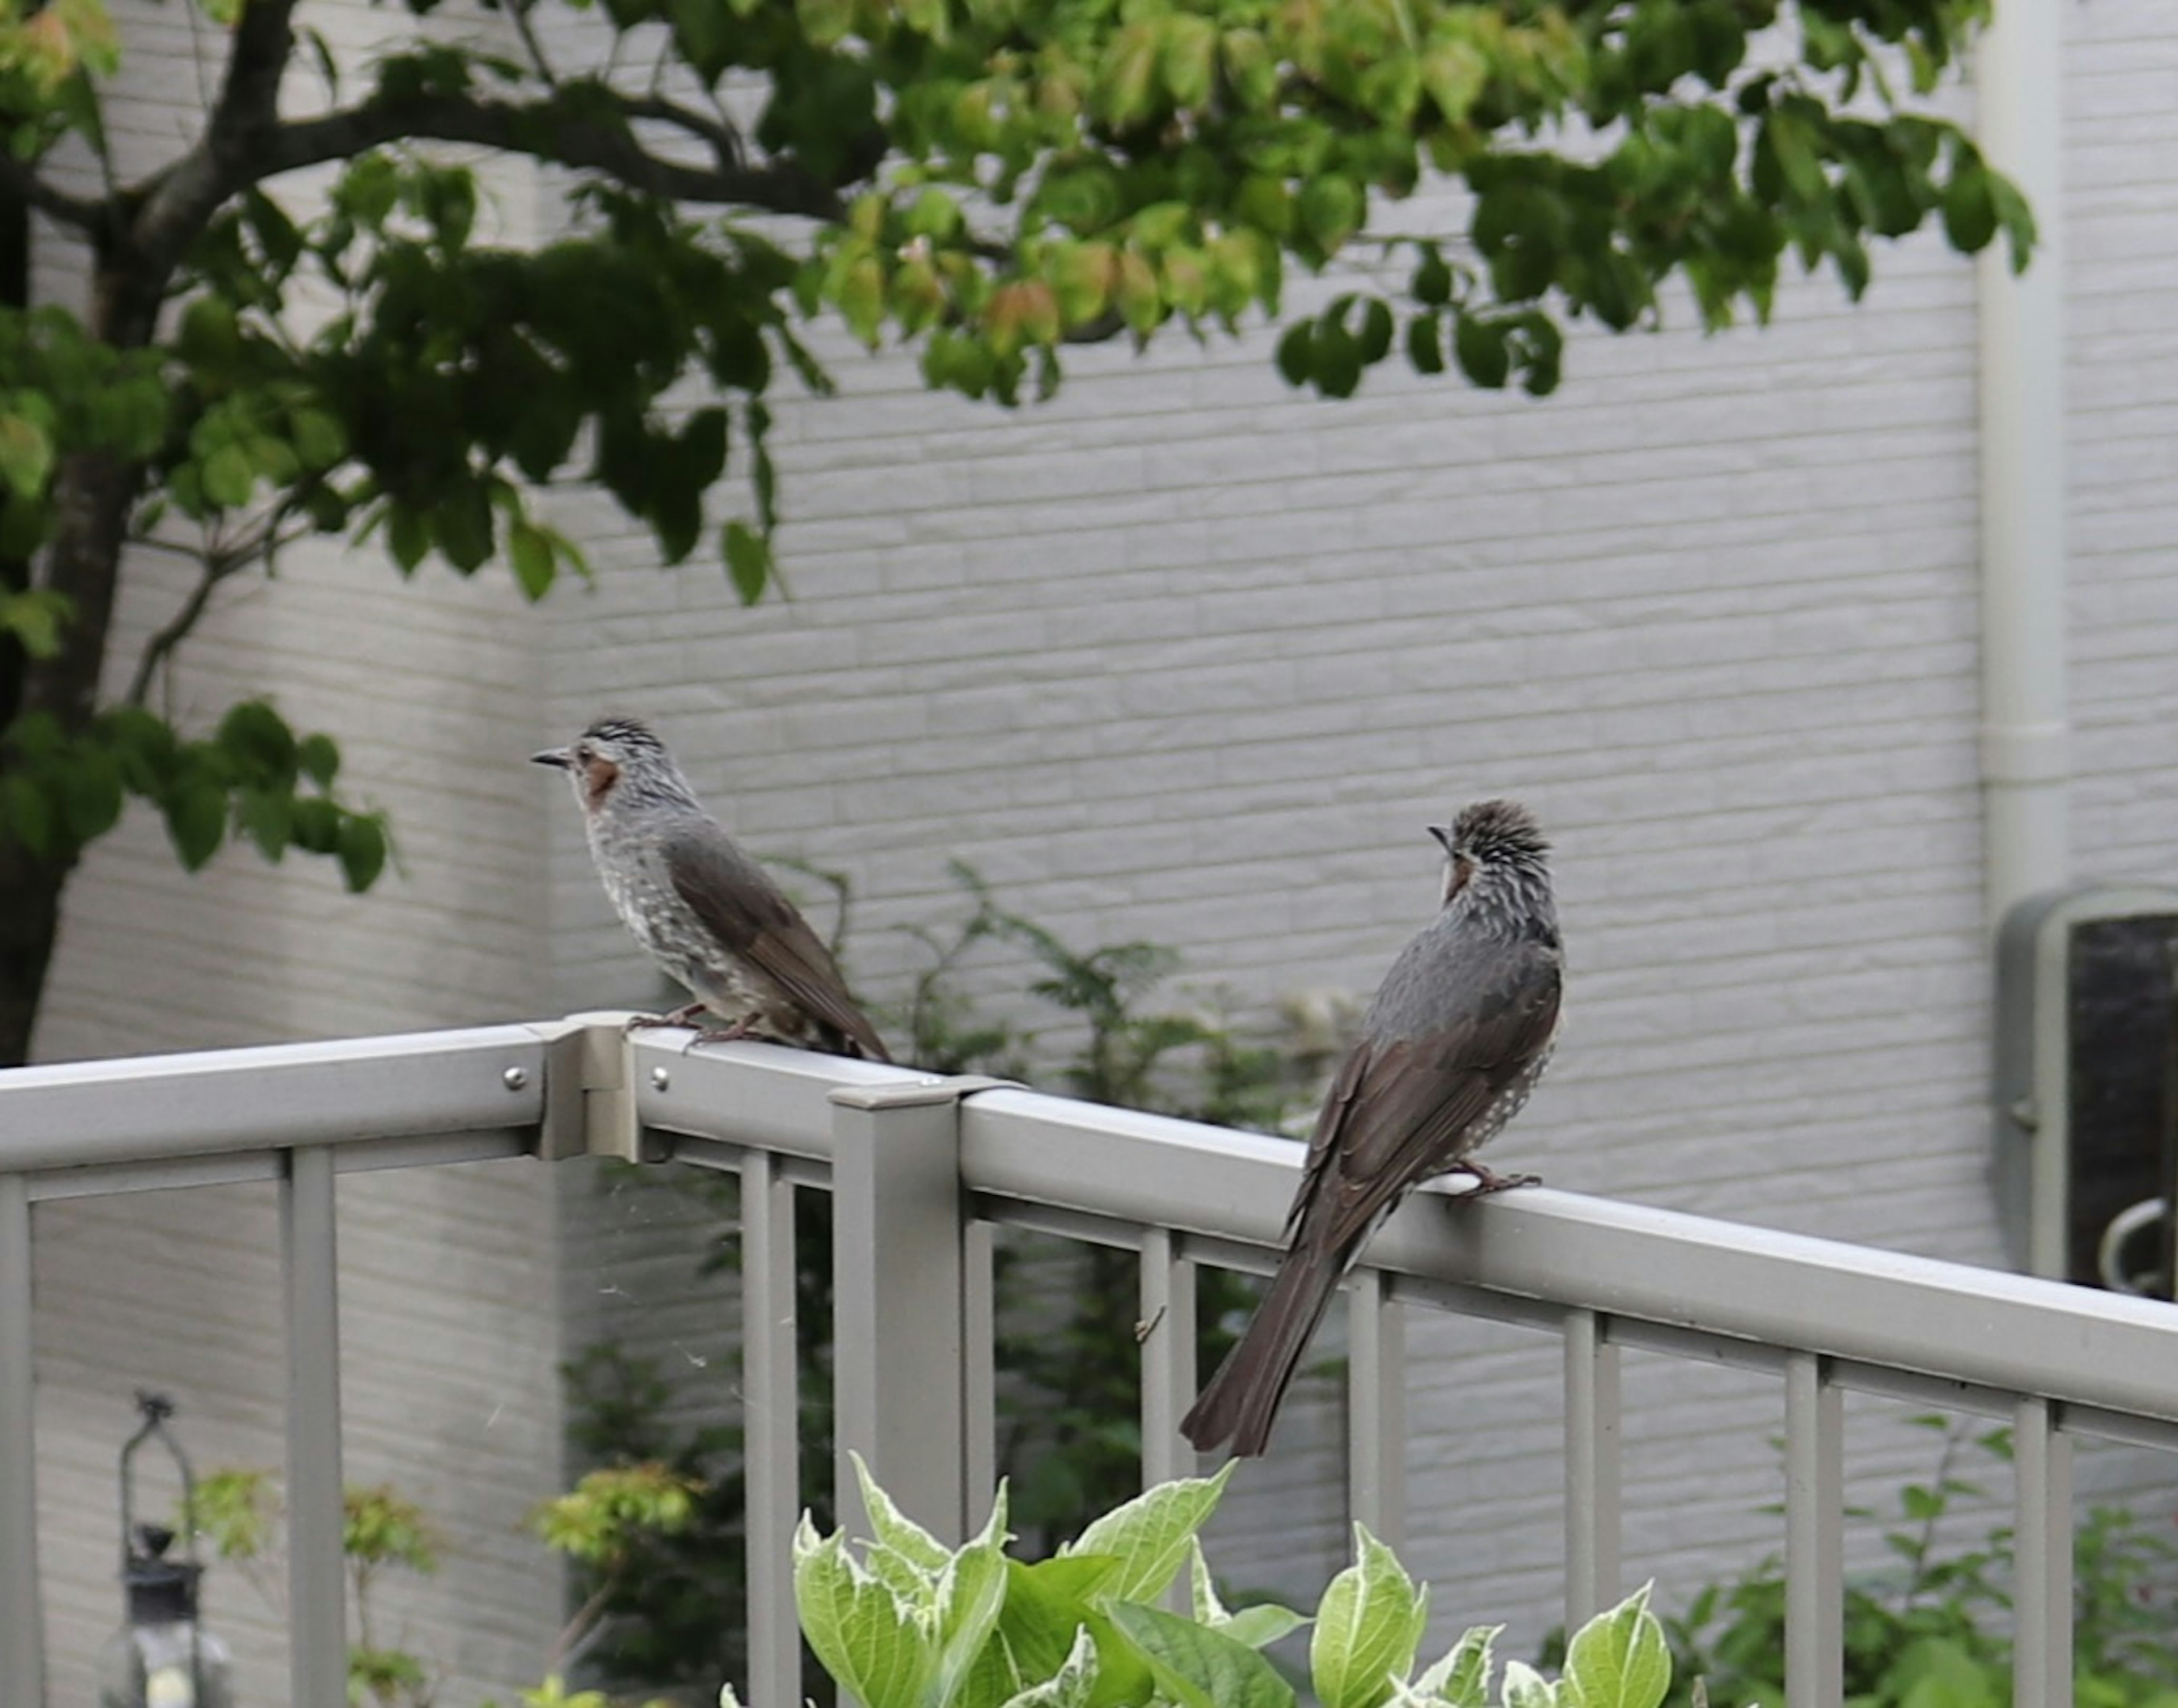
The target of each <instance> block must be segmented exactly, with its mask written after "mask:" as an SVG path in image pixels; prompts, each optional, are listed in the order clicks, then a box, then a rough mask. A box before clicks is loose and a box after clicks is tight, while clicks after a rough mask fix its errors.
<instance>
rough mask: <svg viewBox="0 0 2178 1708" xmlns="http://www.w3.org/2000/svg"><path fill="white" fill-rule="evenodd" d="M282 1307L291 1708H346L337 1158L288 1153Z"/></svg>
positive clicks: (326, 1153)
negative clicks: (335, 1191) (284, 1311)
mask: <svg viewBox="0 0 2178 1708" xmlns="http://www.w3.org/2000/svg"><path fill="white" fill-rule="evenodd" d="M280 1225H281V1233H282V1265H281V1267H282V1280H283V1288H284V1291H285V1293H286V1295H287V1640H288V1642H289V1643H290V1644H291V1645H293V1646H292V1648H291V1650H290V1652H289V1656H288V1678H289V1679H290V1681H291V1689H290V1693H289V1694H290V1699H291V1700H292V1702H293V1708H343V1705H344V1704H345V1703H346V1702H347V1607H346V1605H345V1596H346V1592H347V1584H346V1578H345V1573H346V1558H345V1555H344V1553H343V1552H342V1532H343V1530H345V1528H346V1514H345V1510H344V1508H343V1505H342V1495H341V1398H340V1290H339V1270H340V1251H339V1245H338V1244H337V1240H336V1237H335V1233H336V1230H335V1217H334V1196H333V1153H332V1150H331V1147H329V1146H326V1145H307V1146H301V1147H297V1148H296V1149H294V1150H292V1151H289V1152H287V1172H286V1174H284V1175H283V1176H282V1180H281V1183H280Z"/></svg>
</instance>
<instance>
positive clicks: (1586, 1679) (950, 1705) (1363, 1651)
mask: <svg viewBox="0 0 2178 1708" xmlns="http://www.w3.org/2000/svg"><path fill="white" fill-rule="evenodd" d="M856 1471H857V1473H858V1475H860V1476H861V1479H862V1497H863V1503H864V1506H865V1508H867V1511H868V1513H869V1515H870V1526H871V1529H872V1530H873V1531H875V1533H876V1534H875V1536H873V1538H872V1539H871V1540H870V1541H867V1543H866V1544H865V1545H864V1547H863V1551H862V1555H861V1557H856V1554H855V1553H854V1552H852V1551H851V1549H850V1548H849V1547H848V1545H847V1541H846V1537H845V1534H844V1533H843V1532H840V1531H835V1532H833V1533H832V1534H831V1535H829V1536H820V1535H819V1534H818V1530H817V1528H816V1526H815V1525H813V1524H812V1523H811V1522H810V1521H809V1520H808V1519H806V1518H805V1519H804V1520H803V1522H802V1528H801V1530H800V1533H799V1534H798V1535H797V1536H796V1539H795V1547H794V1596H795V1605H796V1608H797V1609H798V1610H799V1612H800V1613H801V1617H802V1634H803V1635H804V1636H805V1637H806V1638H807V1640H808V1642H809V1646H810V1647H811V1648H812V1649H813V1651H815V1652H816V1655H817V1657H818V1661H821V1662H822V1663H823V1665H824V1668H825V1670H826V1671H827V1672H829V1673H830V1674H831V1676H832V1678H834V1679H835V1681H836V1682H837V1683H838V1684H839V1686H840V1689H842V1690H845V1691H848V1692H851V1694H853V1695H854V1696H855V1697H856V1699H857V1700H860V1701H861V1702H862V1703H863V1704H864V1705H866V1708H1297V1704H1298V1702H1299V1695H1298V1693H1297V1692H1296V1691H1295V1689H1294V1686H1293V1685H1292V1684H1291V1683H1288V1682H1287V1680H1286V1678H1284V1676H1283V1674H1282V1673H1281V1672H1279V1671H1278V1668H1277V1667H1274V1666H1273V1665H1272V1663H1271V1662H1270V1661H1267V1660H1266V1659H1265V1658H1264V1656H1262V1654H1261V1652H1260V1651H1261V1649H1262V1648H1263V1646H1264V1645H1266V1644H1268V1643H1272V1642H1275V1641H1277V1640H1278V1639H1279V1638H1281V1637H1283V1636H1285V1635H1286V1634H1289V1632H1292V1631H1294V1630H1296V1629H1299V1628H1300V1626H1302V1625H1305V1624H1312V1625H1313V1627H1314V1629H1313V1630H1312V1631H1311V1634H1310V1644H1309V1676H1310V1682H1311V1684H1312V1685H1313V1687H1314V1689H1315V1692H1316V1698H1317V1700H1319V1701H1320V1702H1321V1703H1322V1708H1386V1705H1390V1708H1488V1704H1489V1702H1490V1700H1491V1697H1490V1689H1491V1679H1492V1675H1493V1673H1494V1672H1495V1671H1496V1668H1495V1666H1494V1663H1493V1658H1492V1654H1491V1650H1492V1647H1493V1645H1494V1644H1495V1642H1496V1640H1497V1635H1498V1633H1499V1631H1500V1630H1502V1627H1497V1626H1477V1627H1475V1629H1472V1630H1469V1632H1468V1633H1467V1634H1465V1635H1464V1636H1463V1637H1461V1638H1460V1639H1459V1640H1458V1642H1457V1643H1455V1644H1453V1646H1452V1648H1451V1649H1450V1650H1449V1651H1447V1653H1446V1654H1445V1655H1444V1656H1443V1657H1442V1659H1440V1660H1438V1661H1436V1662H1435V1663H1434V1664H1432V1665H1431V1666H1429V1667H1426V1668H1425V1669H1423V1671H1422V1672H1420V1675H1419V1676H1417V1675H1416V1673H1415V1662H1416V1660H1417V1657H1418V1653H1419V1651H1420V1645H1421V1639H1422V1631H1423V1628H1424V1626H1425V1625H1426V1623H1427V1622H1428V1614H1429V1591H1428V1590H1427V1589H1426V1587H1422V1586H1418V1585H1416V1584H1415V1582H1414V1580H1413V1579H1411V1578H1409V1576H1408V1575H1407V1573H1406V1570H1405V1568H1404V1567H1402V1566H1401V1565H1400V1563H1399V1562H1398V1557H1396V1556H1395V1555H1394V1554H1393V1552H1392V1551H1391V1549H1389V1548H1387V1547H1385V1546H1384V1545H1383V1544H1382V1542H1380V1541H1376V1538H1375V1537H1373V1536H1371V1535H1370V1534H1369V1533H1368V1532H1367V1531H1366V1530H1363V1529H1362V1528H1361V1527H1360V1525H1356V1526H1355V1527H1354V1541H1355V1547H1354V1563H1353V1564H1352V1565H1351V1566H1349V1567H1348V1568H1346V1569H1345V1570H1344V1571H1343V1572H1341V1573H1339V1574H1338V1576H1337V1577H1335V1578H1333V1579H1332V1580H1331V1585H1330V1586H1329V1588H1327V1590H1325V1591H1324V1593H1323V1599H1322V1602H1321V1603H1320V1604H1319V1605H1318V1607H1317V1608H1316V1616H1315V1618H1314V1619H1313V1620H1310V1619H1306V1618H1303V1617H1302V1616H1301V1615H1300V1614H1299V1613H1296V1612H1293V1611H1291V1610H1290V1609H1289V1608H1284V1607H1246V1608H1243V1609H1241V1610H1239V1612H1228V1611H1227V1610H1226V1608H1225V1607H1223V1606H1222V1605H1220V1603H1219V1601H1218V1596H1217V1592H1216V1590H1214V1589H1213V1588H1212V1584H1211V1579H1210V1573H1209V1569H1208V1568H1207V1565H1206V1564H1205V1563H1204V1560H1203V1556H1202V1549H1201V1544H1200V1542H1199V1541H1197V1532H1199V1531H1200V1530H1201V1528H1202V1525H1203V1524H1204V1523H1205V1522H1206V1521H1207V1519H1209V1517H1210V1515H1211V1514H1212V1512H1213V1511H1214V1510H1215V1509H1216V1508H1217V1505H1218V1497H1220V1496H1221V1495H1222V1494H1223V1492H1224V1488H1225V1483H1226V1480H1227V1478H1228V1477H1229V1475H1231V1472H1232V1466H1231V1465H1230V1464H1228V1465H1227V1466H1226V1467H1225V1468H1224V1470H1221V1471H1219V1472H1218V1475H1215V1476H1213V1477H1207V1478H1185V1479H1182V1480H1179V1481H1174V1482H1168V1483H1163V1484H1160V1485H1159V1486H1157V1487H1156V1488H1153V1489H1152V1490H1150V1491H1149V1492H1147V1493H1146V1494H1143V1495H1141V1496H1138V1497H1136V1498H1135V1499H1133V1500H1131V1501H1129V1502H1127V1503H1125V1505H1124V1506H1121V1507H1119V1508H1115V1509H1114V1510H1113V1511H1111V1512H1108V1513H1106V1514H1104V1515H1103V1517H1101V1518H1099V1519H1096V1520H1095V1521H1094V1522H1093V1523H1092V1524H1091V1525H1089V1526H1088V1528H1087V1529H1086V1530H1083V1531H1082V1533H1081V1536H1080V1537H1079V1538H1077V1539H1076V1540H1075V1542H1074V1543H1073V1544H1072V1545H1071V1546H1070V1547H1064V1548H1061V1549H1060V1550H1059V1552H1057V1553H1056V1554H1054V1555H1053V1556H1052V1557H1049V1558H1047V1559H1042V1560H1038V1561H1036V1562H1033V1563H1029V1562H1025V1561H1022V1560H1019V1559H1015V1558H1012V1557H1009V1556H1008V1555H1007V1553H1006V1552H1005V1544H1006V1542H1007V1541H1008V1540H1009V1538H1008V1536H1007V1532H1006V1492H1005V1487H1004V1484H1001V1485H1000V1486H999V1496H998V1500H997V1502H996V1503H995V1505H994V1507H993V1511H992V1514H991V1518H990V1521H989V1523H988V1524H987V1525H984V1527H983V1530H982V1534H981V1535H980V1536H976V1537H974V1538H972V1539H971V1541H968V1542H967V1543H966V1545H964V1546H963V1547H958V1548H948V1547H944V1545H943V1544H942V1543H940V1542H939V1541H938V1540H937V1539H936V1538H935V1537H934V1536H931V1535H930V1533H929V1532H928V1531H927V1530H923V1529H922V1527H921V1526H919V1525H917V1524H915V1523H914V1522H913V1521H912V1520H911V1519H908V1518H907V1517H906V1515H905V1514H902V1513H901V1512H900V1510H899V1509H898V1508H896V1507H895V1506H894V1505H893V1503H892V1502H891V1501H890V1500H889V1498H887V1497H886V1496H885V1494H884V1492H883V1491H882V1490H881V1489H879V1488H878V1486H877V1484H876V1483H875V1482H874V1481H873V1480H872V1479H871V1477H870V1475H869V1473H868V1471H867V1470H866V1469H865V1468H864V1467H863V1466H862V1462H861V1461H860V1460H859V1459H857V1460H856ZM1182 1573H1185V1574H1187V1578H1188V1582H1189V1585H1190V1596H1189V1609H1190V1610H1189V1612H1187V1613H1185V1614H1179V1613H1174V1612H1168V1610H1167V1609H1165V1608H1164V1607H1163V1606H1161V1605H1160V1602H1161V1601H1162V1600H1163V1597H1164V1596H1165V1594H1166V1592H1167V1590H1168V1589H1169V1588H1170V1587H1171V1586H1172V1585H1174V1582H1175V1581H1176V1580H1177V1579H1179V1576H1180V1574H1182ZM1648 1600H1649V1591H1648V1590H1646V1589H1645V1588H1644V1589H1643V1590H1639V1591H1637V1592H1636V1593H1635V1594H1634V1595H1633V1596H1628V1598H1627V1599H1626V1600H1625V1601H1623V1602H1621V1603H1620V1604H1619V1605H1618V1606H1617V1607H1614V1608H1612V1610H1611V1611H1610V1612H1606V1613H1602V1614H1600V1615H1598V1616H1597V1617H1596V1618H1594V1619H1592V1620H1590V1622H1589V1623H1587V1624H1586V1625H1584V1626H1583V1627H1582V1628H1581V1629H1580V1630H1579V1632H1577V1633H1575V1634H1574V1636H1573V1640H1572V1642H1571V1644H1570V1645H1568V1651H1567V1655H1566V1662H1565V1670H1564V1676H1563V1677H1562V1678H1560V1679H1558V1680H1557V1681H1556V1682H1553V1681H1551V1680H1549V1679H1546V1678H1544V1677H1543V1676H1542V1675H1541V1674H1540V1672H1536V1671H1535V1669H1534V1668H1533V1667H1527V1666H1524V1665H1523V1664H1522V1663H1521V1662H1519V1661H1508V1662H1507V1663H1506V1666H1505V1668H1504V1672H1503V1676H1502V1681H1501V1683H1500V1687H1499V1695H1498V1697H1497V1700H1498V1701H1499V1702H1500V1703H1501V1704H1502V1705H1503V1708H1657V1705H1658V1704H1660V1703H1661V1701H1662V1700H1663V1699H1664V1694H1665V1692H1666V1689H1667V1688H1668V1687H1669V1685H1670V1683H1671V1657H1670V1654H1669V1651H1668V1650H1667V1648H1666V1644H1665V1640H1664V1634H1663V1630H1662V1628H1661V1626H1660V1625H1659V1624H1658V1623H1657V1622H1656V1619H1655V1616H1654V1615H1652V1614H1651V1613H1650V1612H1649V1607H1648ZM720 1702H721V1704H722V1705H733V1704H734V1697H733V1694H732V1692H731V1690H729V1691H726V1692H725V1693H723V1694H721V1696H720Z"/></svg>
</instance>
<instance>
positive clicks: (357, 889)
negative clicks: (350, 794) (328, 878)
mask: <svg viewBox="0 0 2178 1708" xmlns="http://www.w3.org/2000/svg"><path fill="white" fill-rule="evenodd" d="M334 852H335V853H336V854H337V856H338V857H339V859H340V865H341V876H342V879H344V880H346V882H347V887H348V893H349V894H350V895H361V894H362V893H363V892H364V890H368V889H369V888H370V886H371V885H372V884H375V882H377V880H378V874H379V873H380V872H382V871H384V870H385V869H386V829H385V826H384V825H382V824H380V822H379V821H378V819H377V818H375V817H374V816H371V815H369V814H366V813H347V814H345V815H343V816H342V819H341V824H340V840H339V843H338V845H337V846H336V848H335V850H334Z"/></svg>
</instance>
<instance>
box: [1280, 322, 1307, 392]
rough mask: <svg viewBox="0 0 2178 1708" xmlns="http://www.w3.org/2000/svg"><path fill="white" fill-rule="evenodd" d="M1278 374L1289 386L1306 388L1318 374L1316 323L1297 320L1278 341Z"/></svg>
mask: <svg viewBox="0 0 2178 1708" xmlns="http://www.w3.org/2000/svg"><path fill="white" fill-rule="evenodd" d="M1278 372H1279V373H1281V374H1283V375H1284V376H1285V381H1286V384H1287V385H1289V386H1305V385H1306V384H1308V382H1309V380H1310V379H1311V377H1313V375H1315V373H1316V322H1315V321H1313V320H1296V321H1294V324H1293V325H1292V326H1289V327H1287V328H1286V331H1285V336H1284V337H1281V338H1280V339H1279V340H1278Z"/></svg>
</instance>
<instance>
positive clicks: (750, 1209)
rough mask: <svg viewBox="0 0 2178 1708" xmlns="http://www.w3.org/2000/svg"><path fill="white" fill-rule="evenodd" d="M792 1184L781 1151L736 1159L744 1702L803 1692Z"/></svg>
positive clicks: (785, 1697)
mask: <svg viewBox="0 0 2178 1708" xmlns="http://www.w3.org/2000/svg"><path fill="white" fill-rule="evenodd" d="M795 1317H796V1300H795V1291H794V1187H793V1185H791V1183H790V1182H788V1181H786V1180H782V1179H781V1178H780V1172H779V1158H777V1157H775V1156H774V1155H773V1154H772V1153H771V1152H769V1151H752V1152H749V1154H748V1160H747V1162H745V1163H742V1392H743V1393H744V1395H745V1396H746V1399H745V1406H744V1410H743V1424H742V1431H743V1433H742V1448H743V1456H744V1459H745V1460H746V1464H745V1465H744V1467H743V1475H744V1477H745V1479H746V1483H745V1486H746V1488H747V1549H748V1586H749V1587H748V1622H749V1623H748V1631H749V1676H748V1700H750V1701H752V1702H796V1701H799V1700H801V1698H802V1641H801V1637H800V1634H799V1629H798V1627H797V1625H796V1620H795V1616H794V1565H793V1548H794V1519H795V1514H796V1513H797V1512H798V1511H799V1510H800V1508H801V1494H802V1478H801V1443H802V1431H801V1427H800V1422H801V1418H800V1413H801V1391H800V1384H799V1382H798V1380H797V1372H796V1361H795V1328H796V1321H795Z"/></svg>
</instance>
